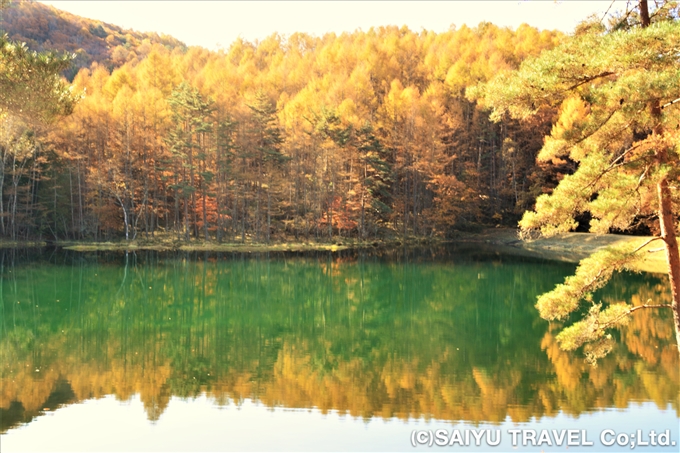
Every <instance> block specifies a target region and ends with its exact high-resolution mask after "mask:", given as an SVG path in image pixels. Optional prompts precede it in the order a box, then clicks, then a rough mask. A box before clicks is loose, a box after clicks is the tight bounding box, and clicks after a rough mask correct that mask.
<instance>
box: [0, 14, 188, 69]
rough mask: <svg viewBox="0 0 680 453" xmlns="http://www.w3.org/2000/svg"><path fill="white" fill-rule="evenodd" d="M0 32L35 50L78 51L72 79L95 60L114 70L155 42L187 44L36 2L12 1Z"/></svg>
mask: <svg viewBox="0 0 680 453" xmlns="http://www.w3.org/2000/svg"><path fill="white" fill-rule="evenodd" d="M0 33H7V34H8V35H9V38H10V39H11V40H13V41H18V42H25V43H26V45H27V46H28V47H29V48H30V49H32V50H37V51H42V50H58V51H62V52H69V53H75V54H76V59H75V61H74V65H73V66H72V67H71V69H70V70H69V71H68V74H67V76H68V78H69V79H73V76H74V75H75V74H76V73H77V72H78V70H79V69H80V68H82V67H89V66H90V65H91V64H92V62H94V61H96V62H98V63H100V64H102V65H104V66H105V67H107V68H109V69H110V70H111V69H113V68H114V67H118V66H121V65H123V64H124V63H126V62H128V61H133V60H135V59H137V60H139V59H142V58H144V57H145V56H146V55H147V54H148V53H149V51H150V49H151V45H152V44H156V43H158V44H162V45H164V46H167V47H169V48H175V47H180V48H184V47H186V46H185V44H184V43H182V42H180V41H178V40H177V39H175V38H173V37H172V36H168V35H158V34H157V33H141V32H138V31H134V30H125V29H122V28H120V27H118V26H117V25H112V24H108V23H104V22H100V21H97V20H92V19H87V18H84V17H80V16H76V15H74V14H71V13H68V12H66V11H62V10H59V9H57V8H54V7H52V6H49V5H44V4H42V3H38V2H35V1H22V2H18V3H10V6H9V7H8V8H6V9H4V10H1V11H0Z"/></svg>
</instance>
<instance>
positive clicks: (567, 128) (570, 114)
mask: <svg viewBox="0 0 680 453" xmlns="http://www.w3.org/2000/svg"><path fill="white" fill-rule="evenodd" d="M589 114H590V106H589V105H588V104H587V103H586V102H585V101H583V100H582V99H581V98H580V97H570V98H567V99H565V100H564V101H563V102H562V107H561V108H560V114H559V118H558V120H557V122H556V123H555V125H554V126H553V127H552V131H551V133H550V135H549V136H548V137H546V139H545V144H544V145H543V149H541V152H540V153H539V155H538V160H539V161H542V162H547V161H549V160H552V159H556V158H559V157H563V156H566V155H569V154H571V156H570V157H571V158H572V159H574V160H576V161H580V160H581V159H582V157H583V156H582V155H581V154H580V153H575V152H573V148H574V147H575V143H574V138H578V137H579V136H580V133H579V132H580V128H581V126H582V125H583V123H584V121H585V119H586V118H587V117H588V115H589Z"/></svg>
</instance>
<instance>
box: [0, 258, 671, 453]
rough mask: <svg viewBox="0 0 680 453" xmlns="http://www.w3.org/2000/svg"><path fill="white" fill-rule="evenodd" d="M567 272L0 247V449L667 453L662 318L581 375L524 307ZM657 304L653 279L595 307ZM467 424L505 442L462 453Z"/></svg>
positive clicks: (573, 356)
mask: <svg viewBox="0 0 680 453" xmlns="http://www.w3.org/2000/svg"><path fill="white" fill-rule="evenodd" d="M573 270H574V265H570V264H561V263H554V262H547V261H531V260H523V259H518V258H516V257H505V256H500V255H497V254H495V253H493V251H489V250H479V249H470V248H461V247H458V248H456V247H451V248H440V249H434V250H418V251H403V250H401V251H394V252H389V253H388V252H378V251H376V252H372V253H363V252H362V253H358V252H348V253H316V254H269V255H266V254H261V255H255V254H254V255H248V254H167V253H166V254H162V253H155V252H148V253H139V252H138V253H136V254H133V253H130V254H127V255H125V254H123V253H118V254H115V253H111V254H77V253H67V252H61V251H47V252H42V253H40V254H36V253H33V252H30V251H12V250H6V251H0V271H1V273H2V275H1V277H2V278H1V280H0V285H1V287H0V295H1V297H2V299H1V300H0V302H1V304H0V306H1V307H2V308H1V310H2V311H1V312H0V317H1V325H0V329H1V331H0V334H1V336H0V342H1V344H0V346H1V354H2V355H1V356H0V359H1V360H0V364H1V367H2V368H1V369H0V383H1V389H0V433H2V434H1V436H0V443H1V445H2V451H3V452H4V451H24V450H28V451H35V450H38V451H102V450H103V451H111V450H113V451H126V450H132V451H145V450H156V451H227V450H361V451H374V450H375V451H377V450H390V451H409V450H421V449H434V450H446V449H449V450H455V451H473V450H476V451H509V450H511V451H518V450H517V448H519V451H541V450H552V451H567V445H566V441H564V442H562V445H556V443H557V442H556V439H555V438H554V437H552V441H553V444H554V445H549V444H547V443H546V441H545V439H543V443H542V444H541V445H535V444H533V443H532V442H531V438H529V440H528V443H526V445H522V444H521V441H522V437H521V436H523V435H527V434H526V432H529V431H530V430H534V431H535V432H537V433H539V434H540V432H541V430H554V432H553V431H551V434H550V435H551V436H553V435H558V434H560V433H561V432H562V431H564V430H577V431H578V433H579V436H580V437H579V439H580V440H579V441H578V442H580V445H581V446H575V445H572V446H569V451H572V450H576V451H624V450H626V451H631V447H630V445H629V441H630V440H632V438H634V437H635V435H637V436H638V440H639V442H638V443H640V442H641V443H642V445H641V446H640V445H635V448H634V451H675V452H677V451H678V444H680V436H679V432H680V429H679V428H678V423H679V421H680V402H679V398H680V396H679V395H680V370H679V366H680V365H679V360H678V352H677V346H676V345H675V342H674V340H675V339H674V331H673V325H672V320H671V316H670V312H661V311H652V310H640V311H638V312H636V315H635V316H634V317H633V318H632V320H631V322H630V324H629V325H628V326H627V327H626V328H625V329H623V330H622V331H616V332H614V337H615V338H616V340H617V341H616V346H615V347H614V350H613V351H612V352H611V353H610V354H609V355H608V356H607V357H605V358H604V359H602V360H600V361H599V363H598V366H597V367H592V366H591V365H589V364H587V363H585V361H584V359H583V354H582V352H580V351H577V352H575V353H567V352H564V351H561V350H560V349H559V348H558V346H557V344H556V341H555V335H556V334H557V333H558V332H559V330H560V327H561V326H560V325H559V324H557V323H552V324H551V323H548V322H546V321H544V320H542V319H540V318H539V317H538V314H537V311H536V310H535V308H534V307H533V305H534V303H535V300H536V297H537V295H539V294H541V293H542V292H545V291H547V290H549V289H551V288H552V287H553V286H554V285H555V284H556V283H559V282H561V281H563V279H564V277H565V276H566V275H569V274H570V273H572V272H573ZM669 297H670V296H669V292H668V289H667V284H666V281H665V280H664V279H662V278H658V277H657V276H653V275H649V274H639V275H636V274H620V275H616V276H615V278H614V279H613V280H612V282H611V283H610V285H608V286H607V287H606V288H605V289H604V290H602V291H600V292H598V293H597V294H596V296H595V298H596V299H597V300H603V301H607V302H616V301H626V302H633V303H636V304H641V303H645V302H647V301H648V300H649V299H652V300H653V301H654V302H655V303H664V302H668V300H669ZM437 430H439V431H437ZM481 430H487V431H488V433H490V432H494V433H496V434H498V435H500V436H501V437H502V439H500V443H499V444H498V445H491V444H489V443H488V442H486V441H482V442H481V444H480V445H479V446H477V445H476V444H475V443H474V440H468V441H466V440H465V439H464V438H463V437H461V439H463V440H461V441H460V442H459V441H458V440H457V439H454V434H456V433H457V434H456V435H461V436H464V435H467V434H470V433H471V432H472V431H475V432H477V433H479V432H481ZM513 430H519V431H518V432H517V433H516V434H515V435H517V436H519V437H518V438H516V439H514V440H513V437H512V436H513V434H512V431H513ZM607 430H610V431H611V432H609V431H608V433H607V434H606V435H605V437H601V436H603V432H604V431H607ZM638 430H639V431H638ZM652 431H654V432H655V433H666V437H668V445H667V446H664V445H656V446H654V445H651V444H652V443H653V442H651V441H650V433H651V432H652ZM575 432H576V431H575ZM488 433H487V434H488ZM620 434H626V437H627V438H628V440H626V442H624V440H625V439H623V437H620V438H618V441H617V440H616V439H617V437H616V436H619V435H620ZM433 436H437V437H433ZM529 436H530V434H529ZM584 436H585V437H584ZM640 436H642V437H640ZM645 436H646V437H645ZM432 439H436V440H437V442H438V443H446V444H447V446H446V447H439V446H438V443H434V445H433V446H432V447H428V444H429V443H430V442H431V440H432ZM612 439H613V440H612ZM664 439H665V438H660V440H661V443H663V442H665V440H664ZM452 440H455V442H449V441H452ZM603 441H604V442H613V444H612V445H611V446H609V445H606V444H605V445H603V444H602V442H603ZM461 442H462V443H461ZM589 442H592V443H593V444H594V445H593V446H589V445H588V443H589ZM644 442H647V443H648V444H650V445H647V446H645V445H644ZM671 442H675V445H672V444H671ZM517 443H519V445H516V444H517ZM422 444H424V445H422Z"/></svg>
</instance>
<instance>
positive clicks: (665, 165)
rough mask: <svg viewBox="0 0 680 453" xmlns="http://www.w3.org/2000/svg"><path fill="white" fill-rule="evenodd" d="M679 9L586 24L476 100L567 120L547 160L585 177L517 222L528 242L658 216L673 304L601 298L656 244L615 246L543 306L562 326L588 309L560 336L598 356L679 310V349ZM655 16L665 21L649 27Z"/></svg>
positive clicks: (545, 153) (518, 113)
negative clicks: (646, 313) (641, 326)
mask: <svg viewBox="0 0 680 453" xmlns="http://www.w3.org/2000/svg"><path fill="white" fill-rule="evenodd" d="M670 6H672V5H671V4H670V3H668V4H664V5H662V6H661V7H660V8H659V9H658V10H656V11H653V14H651V15H650V12H649V10H648V6H647V1H646V0H642V1H640V2H639V5H638V10H639V14H638V15H636V17H637V18H638V19H639V20H638V21H637V22H635V21H633V20H632V19H631V17H632V16H631V15H627V16H626V17H625V23H624V21H617V22H616V24H615V27H613V29H612V30H607V29H605V27H603V26H601V25H599V24H597V23H595V24H589V25H588V26H582V27H579V29H578V30H577V33H576V35H575V36H574V37H573V38H571V39H569V40H567V41H566V42H565V43H564V44H563V45H561V46H559V47H557V48H555V49H554V50H551V51H546V52H544V53H542V54H541V55H540V56H539V57H537V58H532V59H529V60H527V61H525V62H524V63H523V64H522V65H521V67H520V69H519V70H518V71H516V72H504V73H502V74H500V75H499V76H498V77H496V78H495V79H494V80H493V81H491V82H490V83H488V84H487V85H485V86H484V85H482V86H481V87H480V88H478V89H477V90H474V91H473V92H471V93H470V94H471V96H482V97H483V99H484V101H485V102H486V103H487V104H488V105H489V106H491V107H493V114H492V117H493V118H495V119H496V120H499V119H500V118H502V116H503V115H504V114H505V113H509V114H510V115H512V116H514V117H518V118H527V117H529V116H531V115H534V114H536V113H537V112H540V111H542V110H545V109H546V108H555V107H557V106H559V118H558V119H557V122H556V123H555V124H554V126H553V129H552V132H551V134H550V136H548V137H546V140H545V144H544V146H543V149H542V150H541V152H540V154H539V156H538V158H539V160H540V161H544V162H546V161H553V162H560V161H564V160H569V159H571V160H572V161H574V162H576V163H577V164H578V168H577V170H576V171H575V172H574V173H573V174H571V175H568V176H565V177H564V178H563V179H562V181H561V182H560V183H559V185H558V186H557V187H556V188H555V190H554V191H553V192H552V193H551V194H545V195H541V196H540V197H538V199H537V200H536V206H535V210H534V211H532V212H527V213H526V214H525V215H524V217H523V219H522V220H521V222H520V227H521V229H522V232H523V233H524V234H525V235H531V234H533V233H535V232H538V233H539V234H543V235H545V236H551V235H555V234H559V233H563V232H567V231H570V230H573V229H574V228H575V227H576V226H577V220H576V219H577V216H579V215H581V214H583V213H590V215H591V216H592V221H591V222H590V231H591V232H593V233H598V234H603V233H607V232H609V231H612V230H619V231H625V230H626V229H628V228H630V227H631V226H632V225H634V224H635V222H636V221H637V220H639V219H640V218H643V217H645V216H650V215H654V214H655V215H656V216H657V218H658V220H659V227H658V231H659V234H658V235H657V236H656V237H654V239H652V240H653V241H657V240H658V241H661V242H663V244H664V248H665V250H666V255H667V258H668V274H669V279H670V286H671V293H672V296H673V299H672V304H659V303H654V302H651V301H650V302H649V303H647V304H644V305H641V306H636V307H633V306H630V305H627V304H614V305H609V306H607V307H603V306H602V304H601V303H598V302H597V301H594V300H592V294H593V292H594V291H595V290H596V289H597V288H600V287H601V286H603V285H604V284H606V282H607V281H608V280H609V278H610V277H611V275H612V273H613V272H615V271H619V270H623V269H628V268H631V266H632V264H633V263H634V262H635V261H636V260H637V259H640V256H641V255H642V252H644V251H645V250H647V249H646V246H647V244H646V243H645V244H641V245H639V246H637V247H634V248H626V249H623V248H620V249H606V250H603V251H601V252H598V253H596V254H594V255H593V256H591V257H589V258H587V259H586V260H583V261H582V262H581V264H580V265H579V267H578V269H577V270H576V274H575V275H574V276H572V277H568V278H567V279H566V281H565V283H564V284H562V285H558V286H557V287H556V288H555V289H554V290H553V291H552V292H550V293H547V294H544V295H542V296H541V297H540V298H539V300H538V303H537V308H538V309H539V311H540V313H541V316H543V317H544V318H545V319H549V320H554V319H557V320H565V319H567V318H568V316H569V315H570V314H571V313H572V312H575V311H577V310H579V309H580V305H579V303H580V301H581V300H586V301H588V302H590V306H589V308H588V310H587V314H586V315H585V318H584V319H582V320H581V321H578V322H576V323H574V324H573V325H571V326H569V327H567V328H566V329H565V330H564V331H562V333H561V334H560V335H559V336H558V337H557V339H558V341H559V343H560V345H561V347H562V348H564V349H567V350H573V349H576V348H578V347H580V346H582V345H584V344H585V345H586V349H585V352H586V355H587V356H588V357H589V358H590V359H593V360H596V359H597V358H598V357H600V356H602V355H604V354H606V353H607V352H608V351H609V350H610V349H611V342H612V340H611V335H610V333H609V330H610V329H611V328H613V327H617V326H621V325H623V324H625V323H626V322H628V320H629V315H630V314H632V313H633V312H635V311H637V310H639V309H641V308H663V309H668V308H671V309H672V312H673V316H674V320H675V328H676V339H677V343H678V348H679V350H680V306H679V305H678V304H679V303H680V256H679V255H678V244H677V240H676V235H677V231H676V225H677V220H678V214H679V213H680V209H679V204H678V202H679V201H680V197H679V196H678V192H677V190H675V189H673V187H677V184H678V181H679V179H680V168H679V167H678V165H677V162H678V158H679V151H680V148H679V145H678V143H679V142H678V138H680V136H679V129H678V123H679V122H680V114H679V113H680V112H679V111H678V109H677V107H676V105H675V103H676V102H678V100H679V99H678V95H679V93H678V88H677V87H678V85H677V81H678V80H679V78H680V64H679V63H678V57H677V49H678V46H680V22H678V21H676V20H674V19H673V14H667V13H666V9H668V8H669V7H670ZM652 18H656V21H654V22H653V21H652V20H651V19H652Z"/></svg>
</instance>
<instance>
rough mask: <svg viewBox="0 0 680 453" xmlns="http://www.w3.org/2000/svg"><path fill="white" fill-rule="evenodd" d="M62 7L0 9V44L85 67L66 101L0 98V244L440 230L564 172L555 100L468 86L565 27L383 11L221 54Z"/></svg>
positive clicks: (479, 216)
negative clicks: (415, 18)
mask: <svg viewBox="0 0 680 453" xmlns="http://www.w3.org/2000/svg"><path fill="white" fill-rule="evenodd" d="M75 17H76V16H72V15H70V14H68V13H63V12H60V11H58V10H56V9H54V8H52V7H48V6H45V5H41V4H39V3H34V2H21V3H18V4H10V6H9V7H8V8H6V10H5V11H4V12H3V22H2V27H3V28H4V29H5V30H14V33H15V34H14V35H8V38H7V39H6V42H7V43H12V42H15V41H13V40H14V39H15V38H20V39H25V40H26V42H27V43H28V44H27V46H28V47H29V49H31V48H32V47H36V49H35V50H44V49H45V48H46V46H48V45H51V46H52V47H53V49H55V50H58V51H67V52H74V54H72V55H71V57H73V55H75V57H73V58H74V59H75V63H78V62H80V64H81V65H82V67H81V68H80V69H79V70H78V72H77V73H75V75H74V76H73V79H72V80H70V81H69V83H71V84H72V85H71V86H70V87H69V91H68V93H69V95H70V96H72V97H73V98H74V104H75V105H74V107H73V108H72V109H71V110H72V112H69V113H70V114H68V115H53V117H52V118H50V119H49V120H41V121H37V120H36V119H35V118H26V116H25V115H24V116H23V117H22V116H21V115H13V114H11V112H9V111H6V112H3V113H2V114H3V115H4V116H5V119H4V121H3V122H2V124H3V125H2V132H1V133H0V150H1V154H2V156H1V159H0V182H1V184H0V190H2V193H1V194H0V195H1V197H0V235H2V236H3V237H5V238H8V239H11V240H31V239H36V238H37V239H42V240H50V241H58V240H82V239H93V240H109V239H116V238H119V239H120V238H126V239H130V240H131V239H135V238H140V239H141V238H152V237H155V236H156V235H159V234H165V235H166V236H171V237H175V238H177V239H178V240H191V239H193V238H197V239H201V240H211V241H256V242H269V241H272V240H291V239H297V240H300V239H305V240H307V239H316V240H333V239H334V238H337V239H340V238H358V239H372V238H385V237H389V238H395V237H411V236H419V237H423V236H444V237H445V236H447V235H450V234H452V232H455V231H456V230H461V229H463V230H464V229H474V228H479V227H480V226H484V225H516V222H517V220H518V219H519V218H520V216H521V214H522V213H523V212H524V211H525V210H526V209H528V208H530V207H531V206H532V205H533V203H534V200H535V197H536V196H537V195H539V194H541V193H543V192H545V191H549V190H550V189H551V188H552V187H554V185H555V184H556V182H557V181H558V180H559V178H560V175H561V174H562V173H563V172H568V171H570V170H569V166H570V164H569V162H567V161H564V162H562V163H561V165H543V166H538V165H537V164H536V163H535V157H536V154H537V152H538V151H539V149H540V148H541V146H542V143H543V136H544V135H545V134H546V133H548V132H549V128H550V124H551V120H552V119H553V117H554V115H555V113H556V112H555V111H546V112H544V113H543V114H542V115H539V116H537V117H536V118H534V119H533V120H531V121H527V122H522V123H520V122H518V121H516V120H512V119H510V118H509V117H508V118H506V119H503V120H502V121H500V122H497V123H494V122H491V121H490V120H489V119H488V111H484V110H482V109H480V108H479V107H478V106H477V105H476V103H475V102H474V101H471V100H468V99H467V98H466V97H465V91H466V88H467V87H469V86H472V85H474V84H476V83H478V82H483V81H486V80H488V79H489V78H490V77H491V76H492V75H493V74H494V73H496V72H497V71H499V70H501V69H506V68H516V67H518V66H519V64H520V63H521V62H522V61H523V60H524V59H526V58H527V57H529V56H535V55H537V54H539V53H540V52H541V51H542V50H545V49H550V48H553V47H554V46H555V45H557V44H558V43H559V42H560V40H561V39H562V38H563V36H562V34H560V33H558V32H551V31H539V30H537V29H535V28H532V27H530V26H527V25H522V26H520V27H518V28H517V30H511V29H508V28H500V27H497V26H495V25H493V24H490V23H482V24H479V26H477V27H475V28H469V27H466V26H463V27H460V28H458V29H456V28H453V27H452V28H451V30H449V31H447V32H446V33H434V32H427V31H423V32H420V33H416V32H413V31H411V30H409V29H407V28H405V27H403V28H398V27H384V28H375V29H374V28H372V29H370V30H367V31H356V32H353V33H343V34H341V35H335V34H333V33H330V34H326V35H324V36H322V37H315V36H308V35H305V34H300V33H296V34H293V35H291V36H280V35H278V34H273V35H271V36H269V37H268V38H266V39H265V40H263V41H261V42H256V43H251V42H247V41H243V40H238V41H236V42H234V43H233V44H232V45H231V46H230V47H229V48H228V49H225V50H220V51H217V52H214V51H209V50H206V49H203V48H200V47H189V48H187V47H186V46H184V45H182V44H181V43H179V42H177V41H174V40H172V39H171V38H168V37H164V38H162V39H161V38H159V37H158V36H154V35H143V34H140V33H137V32H126V31H124V30H123V31H121V30H120V29H119V28H116V27H113V26H109V25H108V24H101V23H98V22H95V21H88V20H86V19H82V18H78V21H77V22H76V20H75V19H74V18H75ZM12 24H15V25H12ZM17 24H18V25H17ZM77 26H79V27H80V28H79V29H78V30H80V31H79V33H75V32H72V31H70V30H73V29H74V27H77ZM20 33H23V34H20ZM104 34H106V37H104ZM99 35H101V36H99ZM38 43H39V44H38ZM78 43H80V44H81V45H82V46H86V45H87V46H89V47H87V48H83V47H78V48H74V47H75V46H76V45H78ZM101 46H106V47H105V49H106V51H105V50H102V49H103V48H102V47H101ZM123 54H124V55H123ZM84 55H89V56H91V57H92V58H94V60H93V61H92V62H91V64H89V65H85V64H86V63H87V61H89V60H88V59H87V58H85V57H83V56H84ZM73 68H74V63H72V64H71V65H70V66H69V67H67V68H64V69H63V70H62V71H61V74H63V75H67V76H68V75H69V74H72V73H74V71H73Z"/></svg>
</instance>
